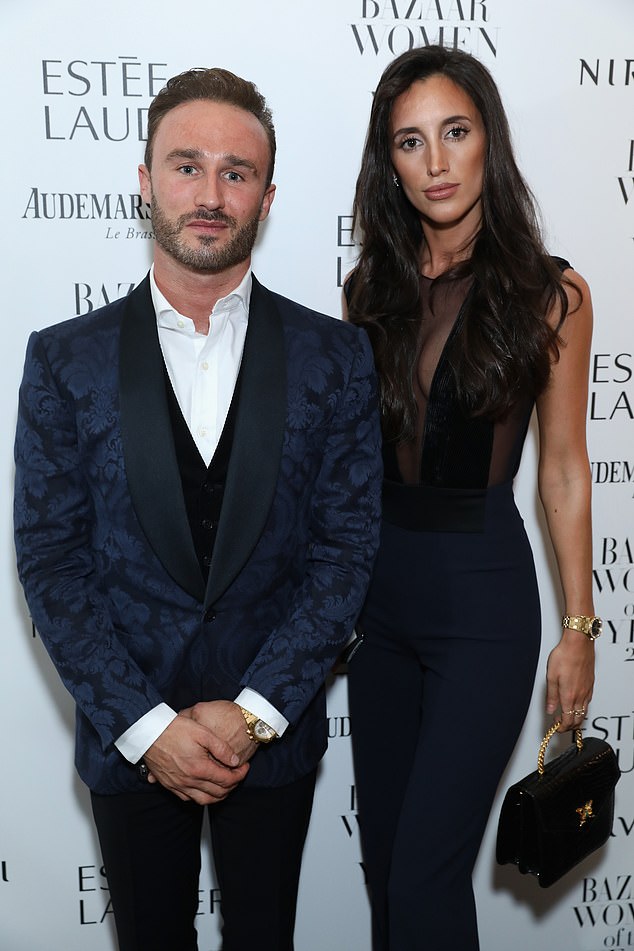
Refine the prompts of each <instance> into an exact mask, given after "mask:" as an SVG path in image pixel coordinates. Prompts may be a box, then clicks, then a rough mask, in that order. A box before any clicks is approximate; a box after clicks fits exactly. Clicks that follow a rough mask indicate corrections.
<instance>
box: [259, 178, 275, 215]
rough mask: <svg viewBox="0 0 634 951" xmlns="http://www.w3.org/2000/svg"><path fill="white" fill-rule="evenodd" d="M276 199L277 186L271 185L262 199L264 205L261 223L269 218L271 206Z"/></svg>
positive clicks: (261, 212)
mask: <svg viewBox="0 0 634 951" xmlns="http://www.w3.org/2000/svg"><path fill="white" fill-rule="evenodd" d="M274 198H275V185H269V187H268V188H267V190H266V191H265V192H264V196H263V198H262V204H261V205H260V214H259V221H264V219H265V218H268V216H269V211H270V210H271V205H272V204H273V199H274Z"/></svg>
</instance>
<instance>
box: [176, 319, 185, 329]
mask: <svg viewBox="0 0 634 951" xmlns="http://www.w3.org/2000/svg"><path fill="white" fill-rule="evenodd" d="M176 326H177V327H179V328H180V329H181V330H182V329H183V327H184V326H185V321H184V320H177V321H176Z"/></svg>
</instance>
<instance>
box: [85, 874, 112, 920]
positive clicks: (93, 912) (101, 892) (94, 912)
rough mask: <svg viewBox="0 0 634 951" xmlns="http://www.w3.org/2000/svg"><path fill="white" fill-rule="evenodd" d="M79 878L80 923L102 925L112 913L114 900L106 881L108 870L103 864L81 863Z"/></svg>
mask: <svg viewBox="0 0 634 951" xmlns="http://www.w3.org/2000/svg"><path fill="white" fill-rule="evenodd" d="M77 873H78V880H79V896H80V897H79V923H80V925H101V924H103V922H104V921H106V919H107V918H108V915H112V914H113V911H112V900H111V898H110V890H109V889H108V883H107V881H106V870H105V869H104V867H103V866H102V867H101V868H98V867H97V866H96V865H80V866H79V867H78V869H77Z"/></svg>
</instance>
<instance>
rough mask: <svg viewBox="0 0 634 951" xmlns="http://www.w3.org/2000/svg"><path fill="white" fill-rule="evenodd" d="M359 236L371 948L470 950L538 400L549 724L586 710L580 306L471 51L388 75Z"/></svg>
mask: <svg viewBox="0 0 634 951" xmlns="http://www.w3.org/2000/svg"><path fill="white" fill-rule="evenodd" d="M355 223H356V226H357V228H358V231H359V233H360V236H361V245H362V249H361V254H360V258H359V261H358V264H357V267H356V268H355V270H354V272H353V275H352V277H351V279H350V280H349V282H348V286H347V289H346V296H347V299H348V310H349V319H350V320H351V321H353V322H354V323H356V324H359V325H361V326H363V327H365V329H366V330H367V332H368V334H369V336H370V339H371V341H372V344H373V347H374V352H375V358H376V366H377V370H378V373H379V378H380V382H381V395H382V414H383V434H384V461H385V484H384V498H383V504H384V516H383V524H382V540H381V548H380V551H379V556H378V560H377V563H376V568H375V571H374V576H373V580H372V584H371V588H370V592H369V595H368V599H367V603H366V606H365V608H364V612H363V615H362V618H361V622H360V628H361V629H362V630H363V632H364V638H363V641H362V643H361V645H360V646H359V648H358V650H357V651H356V653H355V655H354V656H353V658H352V660H351V662H350V668H349V686H350V707H351V713H352V722H353V745H354V756H355V769H356V775H357V784H358V801H359V818H360V823H361V835H362V844H363V850H364V859H365V864H366V871H367V877H368V883H369V887H370V893H371V899H372V907H373V932H374V942H375V949H376V951H387V949H389V951H414V949H416V951H418V949H420V951H423V949H424V951H438V949H440V948H442V947H452V948H456V949H460V951H476V949H477V948H478V936H477V927H476V916H475V907H474V901H473V892H472V885H471V874H472V870H473V865H474V862H475V859H476V856H477V853H478V849H479V846H480V842H481V840H482V836H483V833H484V829H485V826H486V822H487V818H488V815H489V812H490V809H491V804H492V801H493V798H494V795H495V791H496V787H497V785H498V782H499V780H500V777H501V775H502V772H503V771H504V768H505V766H506V764H507V762H508V760H509V757H510V755H511V752H512V750H513V747H514V745H515V742H516V740H517V737H518V734H519V732H520V729H521V726H522V723H523V721H524V717H525V715H526V710H527V706H528V703H529V700H530V697H531V692H532V687H533V681H534V675H535V668H536V664H537V659H538V654H539V646H540V645H539V641H540V609H539V599H538V593H537V586H536V579H535V570H534V565H533V558H532V554H531V550H530V547H529V543H528V540H527V537H526V534H525V532H524V527H523V522H522V520H521V518H520V516H519V513H518V512H517V509H516V508H515V504H514V501H513V494H512V480H513V477H514V475H515V473H516V471H517V467H518V464H519V460H520V455H521V450H522V444H523V441H524V437H525V435H526V430H527V426H528V422H529V418H530V415H531V412H532V408H533V405H534V404H535V403H536V405H537V413H538V421H539V436H540V458H539V493H540V496H541V500H542V503H543V506H544V509H545V512H546V517H547V522H548V529H549V532H550V536H551V539H552V542H553V546H554V549H555V553H556V556H557V563H558V566H559V574H560V578H561V585H562V590H563V601H564V606H565V613H566V615H570V616H576V617H573V618H572V621H571V620H570V618H569V617H566V618H564V622H563V623H564V625H565V626H564V629H563V633H562V636H561V640H560V641H559V643H558V645H557V646H556V647H555V648H554V650H553V651H552V653H551V654H550V657H549V661H548V671H547V683H548V688H547V699H546V710H547V713H548V714H553V715H554V714H556V715H557V716H558V717H559V718H560V719H561V723H562V726H561V729H563V730H569V729H571V728H572V727H575V726H579V725H580V724H581V723H582V721H583V717H584V716H585V712H586V710H587V707H588V703H589V701H590V698H591V695H592V685H593V676H594V675H593V671H594V644H593V640H592V637H594V636H595V634H596V632H597V629H598V627H599V622H598V619H595V618H594V609H593V604H592V588H591V525H590V472H589V465H588V458H587V452H586V444H585V417H586V400H587V379H588V363H589V353H590V338H591V324H592V314H591V305H590V297H589V293H588V289H587V286H586V284H585V282H584V281H583V279H582V278H581V277H580V276H579V275H578V274H576V273H575V272H574V271H573V270H572V269H571V268H570V266H569V265H568V264H567V262H564V261H561V260H559V259H552V258H550V257H549V256H548V255H547V254H546V252H545V250H544V247H543V244H542V241H541V238H540V234H539V229H538V226H537V223H536V216H535V211H534V207H533V203H532V199H531V196H530V193H529V190H528V188H527V186H526V184H525V182H524V181H523V179H522V177H521V174H520V172H519V170H518V168H517V165H516V163H515V159H514V157H513V151H512V145H511V141H510V133H509V129H508V123H507V120H506V117H505V114H504V109H503V106H502V103H501V101H500V97H499V93H498V90H497V88H496V86H495V83H494V82H493V80H492V78H491V76H490V74H489V73H488V72H487V70H486V69H485V68H484V67H483V66H482V65H481V64H480V63H479V62H478V61H477V60H475V59H474V58H473V57H471V56H469V55H468V54H466V53H463V52H459V51H455V50H451V51H450V50H446V49H443V48H440V47H427V48H424V49H415V50H411V51H409V52H407V53H404V54H403V55H402V56H400V57H399V58H398V59H396V60H395V61H394V62H393V63H392V64H391V65H390V66H388V68H387V69H386V71H385V72H384V74H383V76H382V78H381V81H380V83H379V86H378V89H377V91H376V93H375V96H374V103H373V107H372V115H371V119H370V126H369V131H368V135H367V140H366V144H365V150H364V154H363V160H362V165H361V172H360V174H359V179H358V183H357V191H356V198H355ZM553 622H554V619H550V618H549V619H548V624H547V626H548V628H549V629H550V628H552V626H553ZM575 626H576V627H577V628H579V630H573V629H571V627H575ZM586 628H587V629H588V634H585V633H583V631H584V630H585V629H586Z"/></svg>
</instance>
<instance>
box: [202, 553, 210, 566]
mask: <svg viewBox="0 0 634 951" xmlns="http://www.w3.org/2000/svg"><path fill="white" fill-rule="evenodd" d="M210 564H211V555H204V556H203V565H204V566H205V568H209V566H210Z"/></svg>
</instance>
